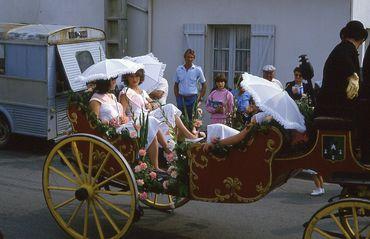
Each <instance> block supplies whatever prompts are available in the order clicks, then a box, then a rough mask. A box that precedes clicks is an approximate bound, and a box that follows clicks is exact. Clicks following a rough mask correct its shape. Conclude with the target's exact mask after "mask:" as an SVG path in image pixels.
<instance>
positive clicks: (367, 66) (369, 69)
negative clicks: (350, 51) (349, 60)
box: [358, 46, 370, 165]
mask: <svg viewBox="0 0 370 239" xmlns="http://www.w3.org/2000/svg"><path fill="white" fill-rule="evenodd" d="M358 98H359V103H358V109H359V110H358V111H359V115H361V117H360V119H359V125H360V130H359V137H360V144H361V145H360V146H361V162H362V163H364V164H366V165H370V124H369V122H370V46H368V47H367V49H366V53H365V57H364V61H363V64H362V81H361V82H360V94H359V97H358Z"/></svg>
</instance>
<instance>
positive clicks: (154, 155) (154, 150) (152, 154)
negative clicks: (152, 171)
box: [148, 137, 159, 169]
mask: <svg viewBox="0 0 370 239" xmlns="http://www.w3.org/2000/svg"><path fill="white" fill-rule="evenodd" d="M148 155H149V159H150V162H151V163H152V165H153V167H154V168H156V169H159V168H158V167H159V166H158V139H157V137H154V139H153V141H152V143H151V144H150V145H149V147H148Z"/></svg>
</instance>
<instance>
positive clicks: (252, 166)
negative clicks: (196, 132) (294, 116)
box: [189, 128, 282, 203]
mask: <svg viewBox="0 0 370 239" xmlns="http://www.w3.org/2000/svg"><path fill="white" fill-rule="evenodd" d="M281 144H282V137H281V134H280V132H279V131H278V130H277V129H276V128H272V129H271V130H269V132H268V133H267V134H258V135H256V136H255V137H254V138H253V139H252V140H251V141H250V142H249V143H248V146H247V147H246V148H244V149H243V150H238V149H233V150H231V151H230V153H229V155H228V156H227V157H226V158H217V157H215V156H213V155H212V154H208V155H205V153H204V152H203V151H202V147H201V145H196V146H194V147H192V148H191V149H190V152H189V168H190V172H189V174H190V175H189V177H190V179H189V180H190V183H189V186H190V197H191V199H194V200H201V201H210V202H222V203H248V202H253V201H256V200H258V199H260V198H262V197H263V196H264V195H266V194H267V193H268V192H269V191H270V190H271V189H272V188H271V185H273V182H272V174H273V169H272V161H273V159H274V155H275V153H276V152H277V151H278V150H279V149H280V147H281Z"/></svg>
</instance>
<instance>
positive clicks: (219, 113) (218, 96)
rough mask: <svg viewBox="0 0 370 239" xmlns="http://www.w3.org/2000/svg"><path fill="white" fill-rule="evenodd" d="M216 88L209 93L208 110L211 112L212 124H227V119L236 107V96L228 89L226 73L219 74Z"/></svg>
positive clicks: (216, 79)
mask: <svg viewBox="0 0 370 239" xmlns="http://www.w3.org/2000/svg"><path fill="white" fill-rule="evenodd" d="M215 85H216V87H215V89H214V90H213V91H212V92H211V93H210V94H209V96H208V99H207V103H206V110H207V111H208V112H209V113H211V124H216V123H220V124H226V119H227V117H228V115H230V114H231V113H232V111H233V108H234V96H233V94H232V93H231V92H230V91H229V90H228V89H227V79H226V77H225V75H224V74H217V75H216V78H215Z"/></svg>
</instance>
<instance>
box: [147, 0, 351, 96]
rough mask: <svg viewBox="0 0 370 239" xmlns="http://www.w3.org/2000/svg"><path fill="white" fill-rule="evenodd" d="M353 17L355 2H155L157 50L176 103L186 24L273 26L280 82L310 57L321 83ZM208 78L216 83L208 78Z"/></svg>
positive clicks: (292, 0) (303, 0) (246, 0)
mask: <svg viewBox="0 0 370 239" xmlns="http://www.w3.org/2000/svg"><path fill="white" fill-rule="evenodd" d="M350 17H351V1H350V0H310V1H307V0H279V1H276V0H264V1H258V0H231V1H224V0H202V1H198V0H184V1H173V0H155V1H153V41H152V49H153V53H154V54H155V55H156V56H157V57H158V58H159V59H160V60H162V61H163V62H165V63H166V64H167V68H166V75H165V76H166V78H167V79H169V83H170V94H169V101H172V102H174V96H173V81H172V77H173V75H174V73H175V70H176V67H177V65H179V64H181V63H182V62H183V49H184V46H183V42H184V34H183V24H186V23H202V24H273V25H275V26H276V39H275V64H276V67H277V78H278V79H279V80H281V81H282V82H287V81H291V80H293V76H292V75H293V73H292V71H293V69H294V67H295V66H297V65H298V56H299V55H301V54H303V53H306V54H308V56H309V58H310V60H311V62H312V64H313V67H314V70H315V80H318V81H319V80H321V79H322V70H323V65H324V63H325V60H326V58H327V56H328V54H329V53H330V51H331V50H332V49H333V47H334V46H335V45H336V44H337V43H338V42H339V31H340V29H341V28H342V27H343V26H344V25H345V24H346V22H347V21H349V20H350ZM206 38H207V37H206ZM206 65H207V63H206ZM206 70H207V69H206ZM208 72H209V69H208ZM206 77H207V80H208V81H212V79H210V78H209V74H208V75H206Z"/></svg>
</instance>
